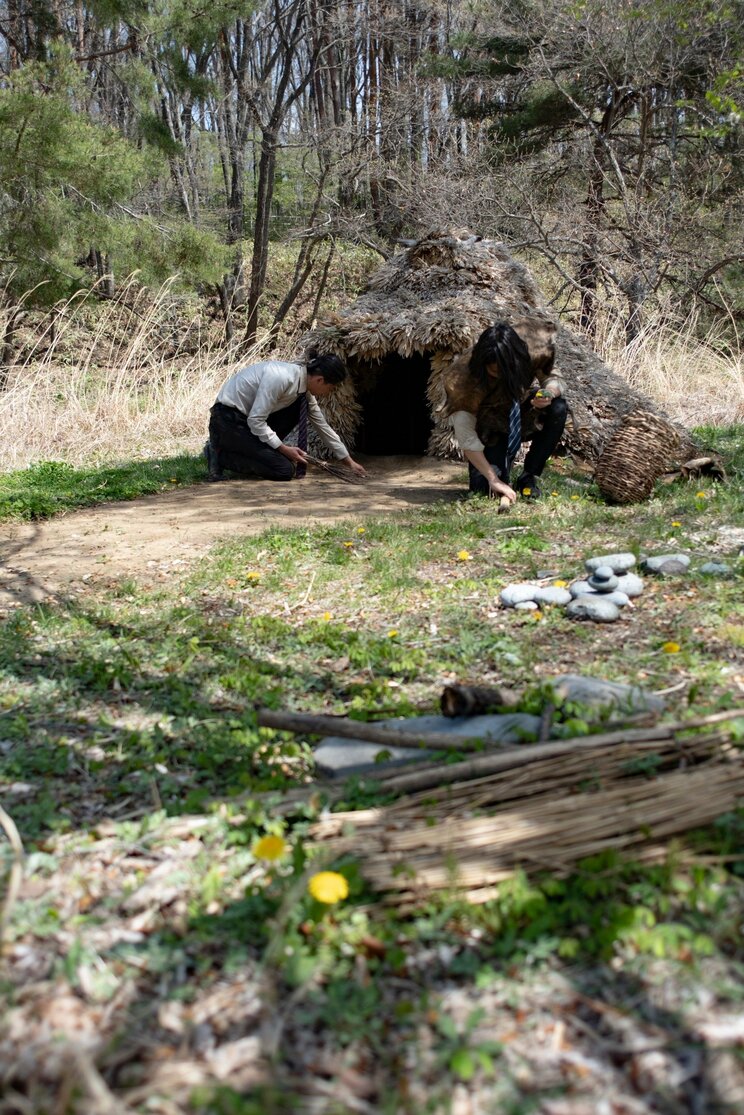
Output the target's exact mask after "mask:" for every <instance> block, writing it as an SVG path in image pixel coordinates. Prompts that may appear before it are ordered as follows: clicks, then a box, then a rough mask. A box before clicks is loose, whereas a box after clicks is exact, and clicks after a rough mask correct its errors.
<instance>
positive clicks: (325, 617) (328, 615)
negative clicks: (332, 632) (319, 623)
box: [321, 612, 333, 623]
mask: <svg viewBox="0 0 744 1115" xmlns="http://www.w3.org/2000/svg"><path fill="white" fill-rule="evenodd" d="M332 618H333V617H332V615H331V613H330V612H323V615H322V616H321V619H323V620H325V622H326V623H329V622H330V621H331V619H332Z"/></svg>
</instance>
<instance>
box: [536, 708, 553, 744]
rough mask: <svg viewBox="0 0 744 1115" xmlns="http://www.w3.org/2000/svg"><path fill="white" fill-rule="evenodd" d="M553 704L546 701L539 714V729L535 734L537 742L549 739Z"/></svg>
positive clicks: (544, 741)
mask: <svg viewBox="0 0 744 1115" xmlns="http://www.w3.org/2000/svg"><path fill="white" fill-rule="evenodd" d="M554 713H555V705H551V704H550V702H548V703H547V704H546V705H545V708H544V709H543V710H542V712H541V714H540V730H539V732H538V734H537V742H538V743H546V742H547V741H548V740H549V739H550V729H551V728H552V727H553V715H554Z"/></svg>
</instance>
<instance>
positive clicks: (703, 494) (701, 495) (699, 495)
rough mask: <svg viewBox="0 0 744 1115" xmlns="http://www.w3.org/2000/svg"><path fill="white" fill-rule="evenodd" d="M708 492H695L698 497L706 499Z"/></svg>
mask: <svg viewBox="0 0 744 1115" xmlns="http://www.w3.org/2000/svg"><path fill="white" fill-rule="evenodd" d="M706 495H707V492H695V498H696V499H705V497H706Z"/></svg>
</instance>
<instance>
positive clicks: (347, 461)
mask: <svg viewBox="0 0 744 1115" xmlns="http://www.w3.org/2000/svg"><path fill="white" fill-rule="evenodd" d="M341 464H342V465H346V467H347V468H349V469H351V471H352V472H353V473H354V475H355V476H366V475H367V470H366V469H364V468H362V466H361V465H360V464H357V462H356V461H355V460H353V459H352V458H351V457H344V458H343V459H342V461H341Z"/></svg>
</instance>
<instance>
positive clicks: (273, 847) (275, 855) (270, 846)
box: [252, 836, 289, 863]
mask: <svg viewBox="0 0 744 1115" xmlns="http://www.w3.org/2000/svg"><path fill="white" fill-rule="evenodd" d="M288 848H289V844H287V841H286V840H284V838H283V837H281V836H262V837H260V839H259V840H257V841H256V843H255V844H254V845H253V849H252V851H253V854H254V856H255V857H256V859H265V860H268V861H269V863H274V861H275V860H278V859H281V858H282V856H283V855H284V853H285V852H286V851H287V849H288Z"/></svg>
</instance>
